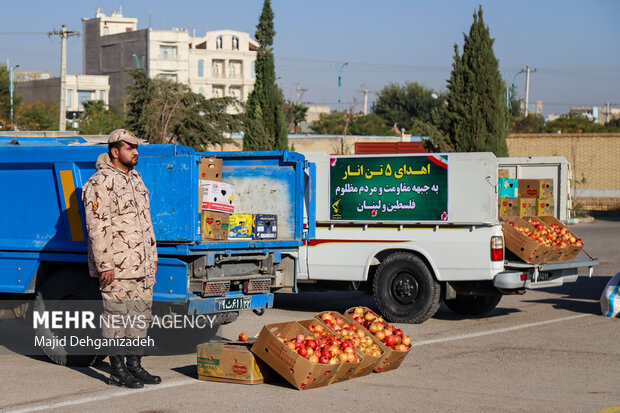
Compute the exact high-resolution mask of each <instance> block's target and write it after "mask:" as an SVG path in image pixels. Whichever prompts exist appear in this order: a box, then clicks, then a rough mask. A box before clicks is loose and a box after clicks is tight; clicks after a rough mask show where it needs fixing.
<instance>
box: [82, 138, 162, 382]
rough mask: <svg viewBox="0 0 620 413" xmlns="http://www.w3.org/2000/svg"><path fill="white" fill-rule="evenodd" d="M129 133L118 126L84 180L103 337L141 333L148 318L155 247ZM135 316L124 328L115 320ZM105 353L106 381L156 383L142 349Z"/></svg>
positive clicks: (92, 272) (146, 198) (135, 144)
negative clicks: (146, 367) (144, 365)
mask: <svg viewBox="0 0 620 413" xmlns="http://www.w3.org/2000/svg"><path fill="white" fill-rule="evenodd" d="M144 142H145V141H144V140H143V139H138V138H137V137H136V136H135V135H134V134H133V133H131V132H129V131H127V130H124V129H117V130H115V131H113V132H112V133H111V134H110V136H109V137H108V153H105V154H102V155H101V156H99V158H98V159H97V172H95V174H94V175H93V176H92V177H91V178H90V179H89V180H88V182H86V184H85V185H84V188H83V193H82V200H83V201H84V209H85V212H86V229H87V232H88V264H89V269H90V275H91V276H92V277H97V278H99V280H100V289H101V296H102V299H103V307H104V313H103V318H104V320H107V321H108V323H105V322H104V324H103V327H102V336H103V337H104V338H121V337H126V338H138V337H139V338H144V337H146V333H147V328H148V325H149V324H150V322H151V320H152V314H151V305H152V300H153V284H155V273H156V272H157V248H156V243H155V234H154V233H153V225H152V224H151V214H150V203H149V196H148V194H149V191H148V190H147V189H146V186H144V182H143V181H142V177H141V176H140V174H139V173H138V172H137V171H136V170H135V169H134V167H135V166H136V164H137V163H138V150H137V148H138V145H139V144H142V143H144ZM131 317H134V320H139V322H136V323H134V325H133V326H131V325H130V323H125V324H129V325H127V326H126V327H125V326H124V325H123V323H119V322H116V323H114V320H117V321H118V320H120V319H121V318H125V319H126V318H131ZM115 353H116V354H111V355H110V356H109V357H110V384H115V385H118V386H127V387H131V388H140V387H143V383H147V384H158V383H160V382H161V378H160V377H158V376H152V375H151V374H149V373H148V372H147V371H146V370H144V368H142V366H141V358H142V356H141V355H142V349H141V348H137V349H136V348H132V349H127V364H126V365H125V362H124V359H123V354H122V351H120V350H116V351H115Z"/></svg>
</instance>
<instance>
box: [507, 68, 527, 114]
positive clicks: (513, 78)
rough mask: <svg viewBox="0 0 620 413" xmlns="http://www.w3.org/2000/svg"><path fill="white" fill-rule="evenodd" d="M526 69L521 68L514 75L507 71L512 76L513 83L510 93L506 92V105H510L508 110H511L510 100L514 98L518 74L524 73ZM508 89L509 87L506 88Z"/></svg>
mask: <svg viewBox="0 0 620 413" xmlns="http://www.w3.org/2000/svg"><path fill="white" fill-rule="evenodd" d="M524 72H525V71H524V70H521V71H519V72H517V73H515V74H514V75H511V74H510V73H507V75H508V77H510V80H511V81H512V85H511V89H510V94H508V93H506V106H508V110H510V102H511V100H512V98H513V97H514V95H515V79H516V78H517V76H518V75H520V74H521V73H524ZM506 89H508V88H506Z"/></svg>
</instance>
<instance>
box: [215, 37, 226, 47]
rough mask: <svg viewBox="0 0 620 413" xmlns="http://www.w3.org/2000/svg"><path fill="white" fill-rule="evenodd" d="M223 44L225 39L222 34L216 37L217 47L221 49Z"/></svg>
mask: <svg viewBox="0 0 620 413" xmlns="http://www.w3.org/2000/svg"><path fill="white" fill-rule="evenodd" d="M223 44H224V40H223V39H222V36H217V38H216V39H215V48H216V49H218V50H220V49H221V48H222V45H223Z"/></svg>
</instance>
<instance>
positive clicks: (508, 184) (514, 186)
mask: <svg viewBox="0 0 620 413" xmlns="http://www.w3.org/2000/svg"><path fill="white" fill-rule="evenodd" d="M497 184H498V185H497V188H498V189H497V196H499V197H502V198H517V197H518V196H519V192H518V188H519V181H518V180H517V179H509V178H499V179H498V182H497Z"/></svg>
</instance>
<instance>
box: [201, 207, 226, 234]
mask: <svg viewBox="0 0 620 413" xmlns="http://www.w3.org/2000/svg"><path fill="white" fill-rule="evenodd" d="M200 235H201V238H202V239H203V240H205V241H206V240H222V239H224V240H225V239H228V214H225V213H223V212H213V211H202V213H201V215H200Z"/></svg>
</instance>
